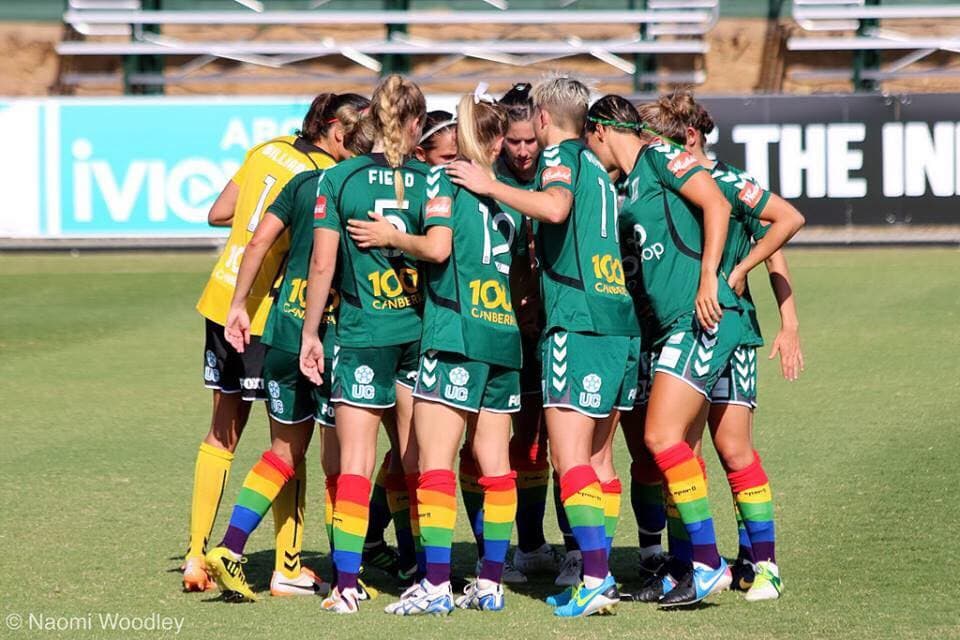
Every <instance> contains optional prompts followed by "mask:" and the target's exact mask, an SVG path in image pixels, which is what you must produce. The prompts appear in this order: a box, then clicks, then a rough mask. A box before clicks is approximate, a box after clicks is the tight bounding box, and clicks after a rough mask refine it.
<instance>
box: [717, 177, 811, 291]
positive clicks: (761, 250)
mask: <svg viewBox="0 0 960 640" xmlns="http://www.w3.org/2000/svg"><path fill="white" fill-rule="evenodd" d="M760 220H761V221H763V222H767V223H770V226H769V228H768V229H767V233H766V234H765V235H764V236H763V237H762V238H760V239H759V240H757V242H756V243H755V244H754V245H753V247H752V248H751V249H750V253H748V254H747V255H746V256H745V257H744V258H743V260H741V261H740V263H739V264H737V266H736V267H734V269H733V271H732V272H731V273H730V277H729V279H728V282H729V284H730V286H731V287H732V288H733V290H734V291H736V292H737V295H740V294H742V293H743V289H744V287H745V286H746V281H747V274H748V273H750V272H751V271H752V270H753V268H754V267H756V266H757V265H758V264H760V263H761V262H764V261H765V260H767V258H769V257H770V256H772V255H773V254H774V253H775V252H777V251H779V250H780V249H781V248H782V247H783V246H784V245H785V244H787V242H789V241H790V238H792V237H793V236H794V235H796V233H797V231H799V230H800V229H801V228H802V227H803V225H804V223H805V222H806V220H805V219H804V217H803V214H802V213H800V212H799V211H797V209H796V207H794V206H793V205H792V204H790V203H789V202H787V201H786V200H784V199H783V198H781V197H780V196H778V195H777V194H775V193H771V194H770V199H769V200H768V201H767V205H766V206H765V207H764V208H763V211H761V212H760Z"/></svg>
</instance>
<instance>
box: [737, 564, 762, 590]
mask: <svg viewBox="0 0 960 640" xmlns="http://www.w3.org/2000/svg"><path fill="white" fill-rule="evenodd" d="M731 571H732V572H733V584H732V585H731V586H730V588H731V589H733V590H734V591H748V590H749V589H750V585H752V584H753V578H754V576H755V575H756V573H757V569H756V567H754V566H753V563H752V562H750V561H749V560H747V559H746V558H737V559H736V561H735V562H734V563H733V566H732V567H731Z"/></svg>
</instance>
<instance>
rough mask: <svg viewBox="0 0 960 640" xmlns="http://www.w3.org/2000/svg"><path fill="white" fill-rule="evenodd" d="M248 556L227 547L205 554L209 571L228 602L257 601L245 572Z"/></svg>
mask: <svg viewBox="0 0 960 640" xmlns="http://www.w3.org/2000/svg"><path fill="white" fill-rule="evenodd" d="M246 561H247V559H246V558H243V557H241V556H238V555H236V554H235V553H234V552H232V551H230V549H227V548H226V547H217V548H216V549H211V550H210V551H208V552H207V555H206V556H204V562H205V563H206V565H207V571H208V572H209V573H210V575H211V576H213V579H214V580H216V581H217V586H218V587H220V591H221V592H222V593H223V599H224V600H226V601H227V602H256V600H257V597H256V596H255V595H253V589H251V588H250V585H249V584H247V577H246V576H245V575H244V574H243V567H242V566H241V565H243V564H244V563H245V562H246Z"/></svg>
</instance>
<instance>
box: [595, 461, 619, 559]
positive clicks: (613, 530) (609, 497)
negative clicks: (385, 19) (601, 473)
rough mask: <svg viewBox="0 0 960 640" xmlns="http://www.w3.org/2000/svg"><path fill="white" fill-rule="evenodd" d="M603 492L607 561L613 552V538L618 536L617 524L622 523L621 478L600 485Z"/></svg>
mask: <svg viewBox="0 0 960 640" xmlns="http://www.w3.org/2000/svg"><path fill="white" fill-rule="evenodd" d="M600 490H601V491H603V529H604V534H605V535H606V538H607V559H608V560H609V558H610V552H611V551H612V550H613V538H614V537H615V536H616V535H617V523H618V522H619V521H620V499H621V496H622V494H623V485H621V484H620V479H619V478H614V479H613V480H608V481H606V482H602V483H600Z"/></svg>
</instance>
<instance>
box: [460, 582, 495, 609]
mask: <svg viewBox="0 0 960 640" xmlns="http://www.w3.org/2000/svg"><path fill="white" fill-rule="evenodd" d="M479 582H480V581H479V580H471V581H470V582H469V583H468V584H467V586H466V587H464V588H463V595H462V596H460V597H459V598H457V601H456V605H457V606H458V607H460V608H461V609H476V610H478V611H502V610H503V585H501V584H498V583H496V582H494V583H492V584H491V585H490V586H488V587H486V588H481V587H480V584H479Z"/></svg>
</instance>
